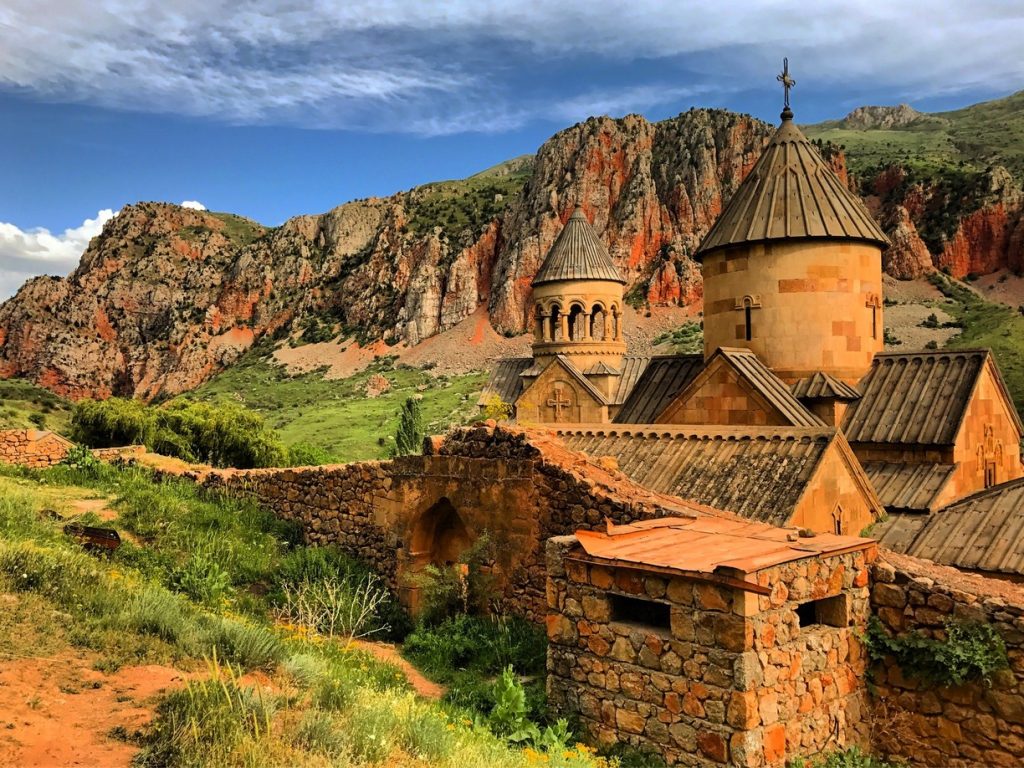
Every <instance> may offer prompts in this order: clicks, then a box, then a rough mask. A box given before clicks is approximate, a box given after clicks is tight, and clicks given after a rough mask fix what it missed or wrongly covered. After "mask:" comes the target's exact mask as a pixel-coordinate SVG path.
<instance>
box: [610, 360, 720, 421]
mask: <svg viewBox="0 0 1024 768" xmlns="http://www.w3.org/2000/svg"><path fill="white" fill-rule="evenodd" d="M627 359H628V358H627ZM703 368H704V356H703V355H667V356H659V357H652V358H650V360H649V362H648V363H647V365H646V366H644V368H643V369H642V370H641V371H640V372H639V373H638V374H637V380H636V381H635V385H634V386H633V387H631V388H630V390H628V397H626V398H624V400H623V401H622V402H623V405H622V410H620V411H619V413H618V415H617V416H616V417H615V422H616V423H617V424H651V423H653V422H654V420H655V419H656V418H657V417H658V416H659V415H660V414H661V413H662V412H663V411H664V410H665V409H666V408H667V407H668V405H669V403H671V402H672V400H674V399H675V397H676V395H678V394H679V393H680V392H682V391H683V389H684V388H685V387H686V385H687V384H689V383H690V382H691V381H693V379H694V377H695V376H696V375H697V374H698V373H700V372H701V370H703ZM624 378H625V377H624Z"/></svg>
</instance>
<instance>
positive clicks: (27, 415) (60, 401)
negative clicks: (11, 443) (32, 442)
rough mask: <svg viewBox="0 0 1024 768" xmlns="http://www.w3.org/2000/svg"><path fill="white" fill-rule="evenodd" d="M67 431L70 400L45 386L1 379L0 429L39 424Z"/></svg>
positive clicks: (69, 420) (69, 418)
mask: <svg viewBox="0 0 1024 768" xmlns="http://www.w3.org/2000/svg"><path fill="white" fill-rule="evenodd" d="M33 416H35V417H36V420H37V421H39V419H40V418H41V420H42V421H41V423H42V426H43V427H44V428H45V429H52V430H53V431H54V432H59V433H61V434H67V432H68V427H69V425H70V422H71V404H70V403H69V402H68V401H67V400H65V399H64V398H62V397H60V396H59V395H55V394H53V392H50V391H49V390H47V389H43V388H42V387H38V386H36V385H35V384H31V383H29V382H27V381H22V380H21V379H0V429H21V428H28V427H38V426H39V424H38V423H33V421H32V420H31V418H32V417H33Z"/></svg>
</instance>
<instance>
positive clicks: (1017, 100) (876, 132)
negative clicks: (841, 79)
mask: <svg viewBox="0 0 1024 768" xmlns="http://www.w3.org/2000/svg"><path fill="white" fill-rule="evenodd" d="M804 131H805V133H806V134H807V135H808V137H810V138H812V139H821V140H822V141H831V142H832V143H834V144H839V145H841V146H843V147H845V149H846V153H847V158H848V161H849V165H850V169H851V170H853V171H854V172H856V173H864V172H866V171H868V170H870V169H872V168H876V167H877V166H878V165H881V164H889V163H901V164H904V165H908V166H911V167H914V168H918V169H921V170H925V169H938V168H940V167H942V166H945V167H947V168H948V167H950V166H956V167H959V166H961V164H963V167H964V168H965V169H968V170H984V169H985V168H987V167H989V166H993V165H1002V166H1005V167H1006V168H1007V169H1008V170H1009V171H1010V172H1011V173H1012V174H1013V175H1014V176H1016V177H1017V178H1018V179H1021V180H1024V91H1019V92H1017V93H1015V94H1013V95H1012V96H1007V97H1006V98H1004V99H996V100H994V101H987V102H983V103H981V104H975V105H973V106H970V107H966V108H964V109H958V110H954V111H952V112H936V113H932V114H925V113H922V114H920V116H919V117H918V118H917V119H915V120H912V121H911V122H908V123H907V124H905V125H901V126H899V127H895V128H888V129H879V128H867V129H864V128H857V127H853V126H852V125H851V124H850V121H849V119H848V118H844V119H843V120H830V121H827V122H824V123H818V124H817V125H808V126H804Z"/></svg>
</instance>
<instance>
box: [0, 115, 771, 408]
mask: <svg viewBox="0 0 1024 768" xmlns="http://www.w3.org/2000/svg"><path fill="white" fill-rule="evenodd" d="M771 130H772V129H771V128H770V127H769V126H767V125H765V124H763V123H760V122H758V121H755V120H753V119H751V118H749V117H744V116H739V115H734V114H731V113H727V112H723V111H718V110H711V111H706V110H693V111H691V112H688V113H686V114H683V115H680V116H679V117H677V118H674V119H672V120H667V121H665V122H662V123H658V124H652V123H649V122H648V121H646V120H644V119H643V118H641V117H637V116H629V117H626V118H623V119H621V120H611V119H608V118H596V119H592V120H589V121H587V122H585V123H582V124H580V125H577V126H574V127H573V128H570V129H568V130H566V131H563V132H561V133H559V134H557V135H556V136H554V137H553V138H552V139H550V140H549V141H548V142H547V143H545V144H544V146H543V147H541V149H540V151H539V152H538V154H537V156H536V158H535V160H534V161H533V162H532V163H531V162H527V163H522V162H520V163H510V164H508V165H507V167H505V168H503V169H501V171H500V172H498V173H496V174H494V175H493V176H491V177H486V176H483V177H473V178H472V179H468V180H466V182H459V183H446V184H438V185H428V186H427V187H423V188H420V189H417V190H413V191H411V192H408V193H402V194H398V195H394V196H392V197H390V198H386V199H371V200H366V201H358V202H353V203H348V204H345V205H342V206H340V207H339V208H336V209H334V210H332V211H329V212H328V213H325V214H322V215H319V216H300V217H297V218H295V219H292V220H290V221H288V222H287V223H285V224H284V225H283V226H281V227H279V228H277V229H272V230H266V229H264V228H262V227H260V226H259V225H256V224H254V223H253V222H248V221H246V220H244V219H240V218H238V217H232V216H227V215H224V214H211V213H207V212H200V211H192V210H186V209H182V208H178V207H177V206H173V205H166V204H160V203H141V204H138V205H134V206H128V207H126V208H125V209H124V210H123V211H121V213H120V214H119V215H118V216H116V217H115V218H114V219H112V220H111V221H110V222H109V223H108V224H107V226H106V227H105V228H104V230H103V232H102V234H101V235H100V236H99V237H97V238H95V239H94V240H93V242H92V243H91V244H90V245H89V248H88V249H87V251H86V252H85V254H84V255H83V257H82V261H81V263H80V265H79V267H78V269H76V270H75V272H74V273H73V274H72V275H70V276H69V277H68V278H66V279H55V278H37V279H35V280H32V281H30V282H29V283H27V284H26V285H25V286H24V287H22V289H21V290H20V291H19V292H18V294H17V295H16V296H15V297H14V298H12V299H10V300H9V301H8V302H6V303H5V304H4V305H3V306H2V307H0V376H7V377H10V376H23V377H26V378H29V379H32V380H34V381H37V382H39V383H41V384H43V385H45V386H47V387H49V388H51V389H53V390H54V391H56V392H59V393H61V394H64V395H67V396H70V397H76V398H78V397H107V396H110V395H113V394H120V395H129V394H131V395H136V396H139V397H143V398H152V397H156V396H158V395H173V394H176V393H179V392H183V391H186V390H189V389H192V388H194V387H196V386H198V385H199V384H200V383H202V382H203V381H204V380H206V379H207V378H209V377H210V376H211V375H213V374H214V373H216V372H217V371H219V370H221V369H223V368H224V367H226V366H228V365H230V364H231V363H232V362H234V361H235V360H236V359H237V358H238V357H239V356H240V355H241V354H242V353H243V352H244V351H245V350H246V349H248V348H249V347H250V346H252V344H253V343H255V342H256V341H257V340H259V339H260V338H261V337H264V336H267V335H274V334H281V333H284V332H287V331H288V330H290V329H291V327H292V326H293V324H296V323H298V324H301V322H302V319H303V318H304V317H305V316H307V315H311V314H314V315H318V316H321V317H327V318H328V319H330V320H332V321H334V322H336V323H339V324H340V325H341V327H343V328H345V329H347V330H349V331H351V332H354V333H355V334H356V335H357V337H359V338H361V339H364V340H365V339H374V338H383V339H385V340H388V341H398V340H403V341H405V342H407V343H408V344H416V343H418V342H420V341H422V340H423V339H425V338H427V337H429V336H432V335H434V334H437V333H440V332H443V331H445V330H447V329H449V328H451V327H452V326H454V325H456V324H457V323H459V322H460V321H462V320H463V319H465V318H466V317H468V316H469V315H470V314H472V313H473V312H474V310H476V309H477V307H478V306H480V305H481V304H485V305H486V306H487V307H488V309H489V312H490V317H491V321H492V323H493V324H494V326H495V327H496V328H498V329H499V330H502V331H504V332H507V333H516V332H521V331H522V330H524V329H525V328H526V327H527V324H528V322H529V315H530V307H529V306H528V301H529V294H530V281H531V279H532V277H533V274H534V272H535V271H536V270H537V268H538V267H539V266H540V261H541V258H542V256H543V254H544V253H545V252H546V251H547V249H548V248H549V247H550V246H551V244H552V242H553V241H554V238H555V237H556V236H557V234H558V232H559V231H560V229H561V226H562V223H563V222H564V221H565V219H566V218H567V217H568V215H569V214H570V213H571V211H572V208H573V206H574V205H575V203H576V201H582V203H583V205H584V208H585V210H586V212H587V214H588V216H590V217H591V218H592V219H593V221H594V224H595V225H596V227H597V229H598V231H599V232H601V233H602V234H603V236H604V237H605V239H606V241H607V242H608V244H609V247H610V249H611V252H612V254H613V256H614V257H615V260H616V263H617V264H618V265H619V266H620V268H621V269H622V271H623V273H624V274H625V275H626V276H627V278H628V280H629V283H630V287H631V290H632V292H633V296H634V297H635V300H636V301H638V302H643V301H650V302H652V303H677V304H692V303H695V302H699V301H700V296H701V286H700V277H699V272H698V271H697V269H696V268H695V266H694V264H693V263H692V262H691V261H690V260H689V258H688V254H689V253H690V252H691V251H692V250H693V249H694V248H695V247H696V245H697V244H698V243H699V241H700V238H701V236H702V235H703V234H704V233H705V232H706V231H707V229H708V227H709V226H710V225H711V223H712V222H713V221H714V219H715V217H716V216H717V215H718V213H719V212H720V210H721V208H722V204H723V201H724V200H727V199H728V196H729V195H730V194H731V193H732V192H733V190H735V188H736V186H737V185H738V184H739V182H740V181H741V180H742V178H743V176H744V174H745V173H746V172H747V171H748V170H749V169H750V167H751V166H752V165H753V163H754V161H755V160H756V159H757V156H758V154H759V152H760V150H761V148H762V147H763V146H764V143H765V141H766V140H767V138H768V137H769V136H770V134H771Z"/></svg>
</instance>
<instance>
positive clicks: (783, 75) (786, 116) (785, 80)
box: [775, 57, 796, 120]
mask: <svg viewBox="0 0 1024 768" xmlns="http://www.w3.org/2000/svg"><path fill="white" fill-rule="evenodd" d="M775 79H776V80H778V81H779V82H780V83H782V90H783V93H784V94H785V98H784V101H783V108H782V119H783V120H792V119H793V110H791V109H790V108H789V89H790V88H792V87H793V86H795V85H796V80H794V79H793V78H792V77H790V76H789V57H786V58H784V59H783V60H782V72H780V73H779V75H778V76H777V77H776V78H775Z"/></svg>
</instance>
